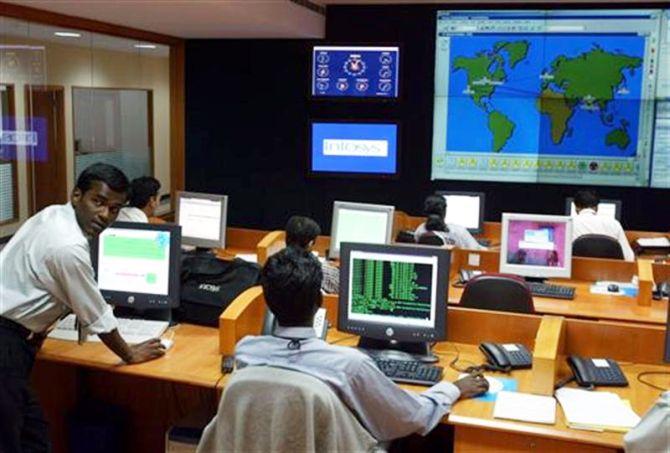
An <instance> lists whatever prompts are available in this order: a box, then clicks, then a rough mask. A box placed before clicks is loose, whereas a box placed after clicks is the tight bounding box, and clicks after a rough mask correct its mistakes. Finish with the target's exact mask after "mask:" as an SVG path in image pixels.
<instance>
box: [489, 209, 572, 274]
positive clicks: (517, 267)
mask: <svg viewBox="0 0 670 453" xmlns="http://www.w3.org/2000/svg"><path fill="white" fill-rule="evenodd" d="M571 269H572V218H571V217H568V216H554V215H535V214H510V213H503V216H502V235H501V245H500V272H504V273H509V274H517V275H520V276H523V277H528V278H539V279H544V278H552V277H562V278H570V272H571Z"/></svg>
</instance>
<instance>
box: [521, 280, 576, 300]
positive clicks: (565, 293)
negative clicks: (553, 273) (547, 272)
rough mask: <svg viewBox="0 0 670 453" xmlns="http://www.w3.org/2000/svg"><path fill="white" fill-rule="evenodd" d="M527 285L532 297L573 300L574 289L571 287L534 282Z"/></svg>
mask: <svg viewBox="0 0 670 453" xmlns="http://www.w3.org/2000/svg"><path fill="white" fill-rule="evenodd" d="M527 284H528V288H529V289H530V292H531V294H532V295H533V296H538V297H549V298H551V299H569V300H572V299H574V298H575V288H574V287H572V286H559V285H548V284H546V283H536V282H527Z"/></svg>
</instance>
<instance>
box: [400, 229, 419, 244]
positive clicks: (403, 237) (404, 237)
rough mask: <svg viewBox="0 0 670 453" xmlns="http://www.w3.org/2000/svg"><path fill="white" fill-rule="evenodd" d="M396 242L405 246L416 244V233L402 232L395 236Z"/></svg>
mask: <svg viewBox="0 0 670 453" xmlns="http://www.w3.org/2000/svg"><path fill="white" fill-rule="evenodd" d="M395 242H400V243H403V244H416V240H415V239H414V231H411V230H400V231H398V234H396V236H395Z"/></svg>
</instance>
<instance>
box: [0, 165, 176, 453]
mask: <svg viewBox="0 0 670 453" xmlns="http://www.w3.org/2000/svg"><path fill="white" fill-rule="evenodd" d="M127 189H128V179H127V178H126V176H125V175H124V174H123V172H122V171H121V170H119V169H117V168H115V167H113V166H111V165H106V164H94V165H91V166H90V167H88V168H87V169H85V170H84V171H83V172H82V173H81V175H80V176H79V178H78V180H77V184H76V187H75V189H74V190H73V191H72V194H71V196H70V203H67V204H64V205H53V206H49V207H47V208H45V209H43V210H42V211H40V212H39V213H37V214H36V215H34V216H33V217H31V218H30V219H28V220H27V221H26V222H25V223H24V224H23V225H22V226H21V228H20V229H19V230H18V231H17V232H16V234H14V236H13V237H12V239H11V240H10V241H9V242H8V243H7V245H6V246H5V248H4V249H3V250H2V251H0V420H2V422H1V423H0V451H1V452H16V451H48V449H49V439H48V435H47V429H46V422H45V421H44V417H43V414H42V410H41V408H40V406H39V404H38V402H37V400H36V398H35V396H34V394H33V392H32V389H31V387H30V384H29V380H30V373H31V369H32V365H33V362H34V360H35V354H36V353H37V351H38V350H39V348H40V346H41V345H42V341H43V340H44V338H45V336H46V334H47V333H48V331H49V329H50V328H51V327H52V326H53V325H54V324H55V323H56V322H57V321H58V320H59V319H61V318H62V317H64V316H65V315H66V314H68V313H70V312H74V313H75V314H76V315H77V318H78V320H79V323H80V325H81V328H82V329H83V330H84V331H85V332H87V333H90V334H97V335H98V336H99V337H100V339H101V340H102V342H103V343H104V344H105V345H106V346H107V347H108V348H109V349H111V350H112V351H113V352H114V353H115V354H116V355H118V356H119V357H121V359H123V360H124V361H125V362H126V363H139V362H144V361H147V360H151V359H155V358H158V357H160V356H162V355H163V354H164V353H165V349H164V348H163V347H162V346H161V344H160V340H158V339H153V340H150V341H147V342H145V343H141V344H138V345H134V346H129V345H128V344H127V343H126V342H125V341H124V340H123V338H122V337H121V335H120V334H119V331H118V329H117V320H116V318H115V317H114V315H113V313H112V307H111V306H110V305H109V304H107V303H106V302H105V300H104V298H103V297H102V294H100V291H99V290H98V287H97V283H96V281H95V278H94V271H93V266H92V264H91V258H90V250H89V242H90V241H92V240H95V239H96V237H97V236H98V234H100V232H101V231H103V230H104V229H105V228H107V227H108V226H109V225H110V224H111V223H113V222H114V220H115V219H116V216H117V215H118V213H119V210H120V209H121V206H123V204H124V203H125V201H126V191H127Z"/></svg>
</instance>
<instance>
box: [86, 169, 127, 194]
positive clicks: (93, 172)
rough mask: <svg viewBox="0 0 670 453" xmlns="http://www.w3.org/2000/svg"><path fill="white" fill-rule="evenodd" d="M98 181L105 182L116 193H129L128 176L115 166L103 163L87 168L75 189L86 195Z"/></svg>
mask: <svg viewBox="0 0 670 453" xmlns="http://www.w3.org/2000/svg"><path fill="white" fill-rule="evenodd" d="M96 181H99V182H104V183H105V184H107V186H108V187H109V188H110V189H112V190H113V191H114V192H119V193H124V194H125V193H128V186H129V183H128V178H127V177H126V175H125V174H124V173H123V172H122V171H121V170H119V169H118V168H116V167H115V166H113V165H109V164H101V163H98V164H93V165H89V166H88V167H86V168H85V169H84V171H82V172H81V174H80V175H79V178H77V184H76V185H75V188H77V189H79V190H81V192H82V193H86V192H87V191H88V190H89V189H90V188H91V186H93V183H94V182H96Z"/></svg>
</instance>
